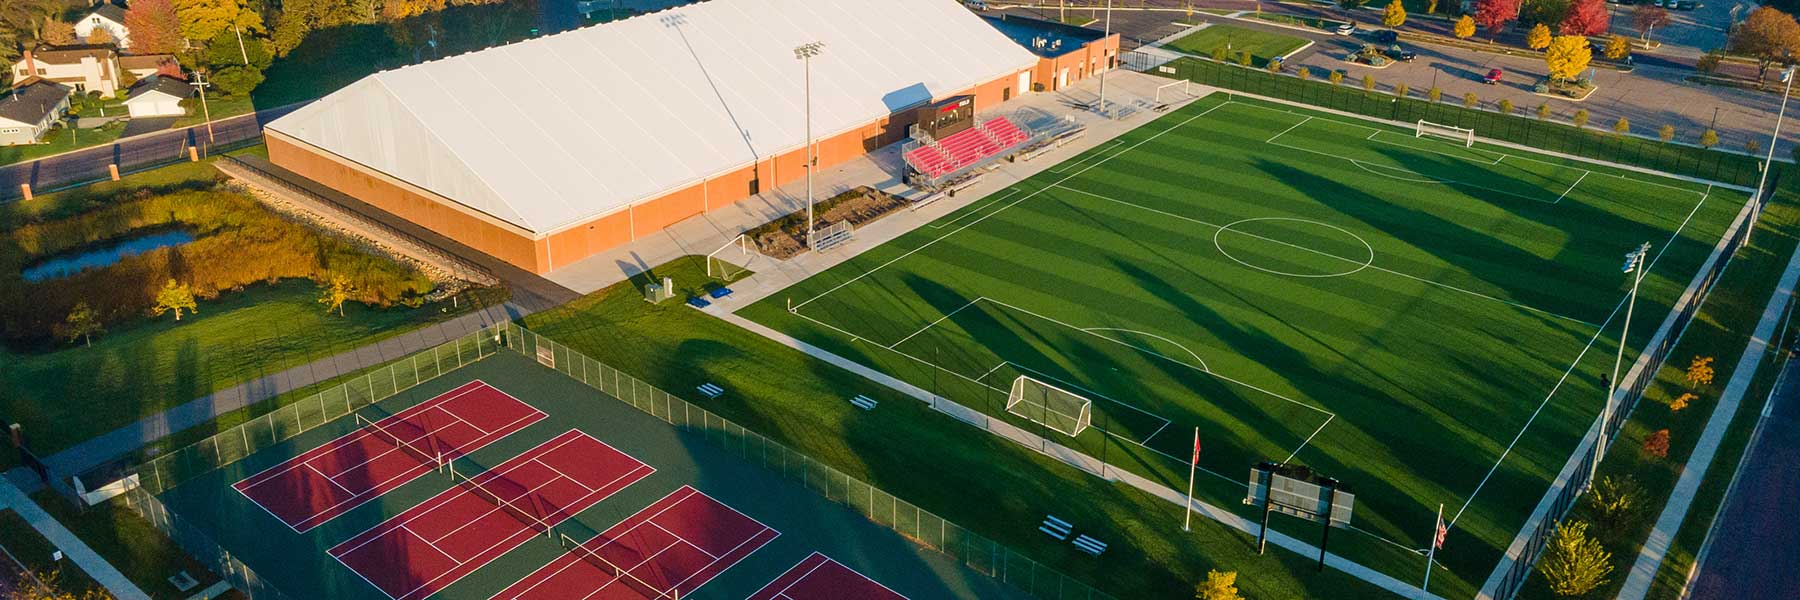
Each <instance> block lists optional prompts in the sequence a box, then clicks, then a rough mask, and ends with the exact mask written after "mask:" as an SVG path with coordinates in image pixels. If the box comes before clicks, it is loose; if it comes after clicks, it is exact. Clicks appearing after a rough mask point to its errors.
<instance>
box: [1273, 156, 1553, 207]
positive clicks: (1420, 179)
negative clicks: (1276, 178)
mask: <svg viewBox="0 0 1800 600" xmlns="http://www.w3.org/2000/svg"><path fill="white" fill-rule="evenodd" d="M1268 143H1269V144H1270V145H1272V146H1280V147H1282V148H1287V149H1289V150H1299V151H1301V152H1311V153H1313V154H1317V155H1320V156H1329V157H1332V158H1336V159H1338V160H1343V161H1346V162H1349V163H1350V164H1352V165H1356V166H1358V167H1362V169H1363V170H1365V171H1369V172H1370V173H1374V174H1376V175H1380V176H1382V177H1387V178H1390V179H1396V180H1399V181H1407V182H1412V183H1425V184H1433V185H1454V186H1459V187H1466V188H1474V189H1478V190H1486V191H1489V192H1493V193H1496V194H1505V195H1508V196H1512V197H1514V198H1518V199H1521V200H1527V201H1530V202H1538V203H1542V204H1556V200H1545V199H1543V198H1538V197H1536V196H1527V195H1525V194H1520V193H1518V192H1512V191H1507V190H1502V189H1498V188H1491V187H1488V186H1485V185H1481V184H1477V183H1469V182H1466V181H1459V180H1456V179H1437V178H1434V177H1432V176H1430V175H1426V174H1424V173H1420V172H1418V171H1414V170H1412V169H1408V168H1405V167H1396V166H1392V165H1377V164H1372V163H1369V164H1366V165H1365V163H1364V162H1363V161H1361V160H1358V159H1354V158H1350V157H1348V156H1344V155H1342V154H1334V153H1331V152H1325V151H1323V150H1314V149H1312V148H1303V147H1300V146H1291V145H1288V144H1283V143H1280V142H1276V141H1273V140H1271V141H1269V142H1268ZM1369 167H1379V168H1383V169H1389V170H1393V171H1398V172H1401V173H1409V174H1412V175H1415V176H1417V177H1400V176H1396V175H1388V174H1385V173H1380V172H1376V171H1372V170H1370V169H1369ZM1564 194H1565V195H1566V194H1567V192H1564Z"/></svg>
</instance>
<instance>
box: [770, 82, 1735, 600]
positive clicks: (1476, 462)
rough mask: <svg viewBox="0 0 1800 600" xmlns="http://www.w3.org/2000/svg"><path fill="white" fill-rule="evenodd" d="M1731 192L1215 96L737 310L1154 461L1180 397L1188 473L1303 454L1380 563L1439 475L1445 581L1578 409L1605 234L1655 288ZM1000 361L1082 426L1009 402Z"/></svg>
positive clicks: (1588, 363)
mask: <svg viewBox="0 0 1800 600" xmlns="http://www.w3.org/2000/svg"><path fill="white" fill-rule="evenodd" d="M1744 196H1745V195H1744V194H1742V193H1739V192H1728V191H1725V190H1714V189H1709V188H1708V187H1707V186H1705V185H1699V184H1692V183H1687V182H1682V181H1678V180H1673V179H1658V178H1654V177H1652V176H1647V175H1640V174H1635V173H1627V172H1622V171H1615V170H1608V169H1604V168H1599V167H1589V166H1587V165H1579V166H1578V165H1576V164H1573V163H1570V162H1568V161H1563V160H1556V159H1546V158H1544V157H1538V156H1532V155H1529V154H1523V153H1518V152H1516V151H1511V150H1505V151H1502V150H1501V149H1498V148H1490V147H1484V146H1479V145H1478V146H1476V147H1473V148H1468V147H1464V146H1463V145H1462V144H1454V143H1450V142H1446V141H1440V140H1433V139H1430V138H1425V139H1420V138H1415V137H1414V135H1413V132H1412V131H1410V130H1401V129H1398V128H1388V127H1382V126H1377V125H1374V124H1372V123H1369V122H1358V121H1354V120H1351V119H1348V118H1344V117H1337V116H1330V115H1324V114H1320V113H1311V112H1305V111H1299V110H1296V109H1290V108H1286V107H1284V106H1279V105H1273V104H1262V103H1256V102H1245V101H1242V100H1236V101H1230V102H1227V101H1226V99H1225V98H1223V97H1214V98H1207V99H1202V100H1201V101H1199V102H1196V103H1194V104H1192V105H1189V106H1187V107H1184V108H1183V109H1182V110H1180V111H1177V112H1176V113H1174V114H1172V115H1170V116H1166V117H1163V118H1162V119H1161V120H1159V121H1158V122H1155V123H1152V124H1150V125H1146V126H1144V127H1142V128H1139V129H1137V130H1135V131H1132V132H1130V133H1128V134H1126V135H1125V136H1124V137H1122V138H1120V140H1119V143H1118V144H1108V145H1106V146H1104V147H1103V148H1102V149H1097V150H1094V151H1089V152H1087V153H1084V154H1082V155H1078V156H1076V157H1074V158H1072V159H1070V160H1069V161H1067V162H1065V163H1063V165H1061V166H1058V167H1054V168H1052V169H1051V170H1050V171H1046V172H1044V173H1041V174H1039V175H1037V176H1034V177H1032V178H1030V179H1027V180H1026V181H1024V182H1021V183H1020V184H1017V185H1015V186H1013V187H1012V188H1010V189H1008V190H1003V191H1000V192H997V193H996V194H995V195H993V196H991V198H992V199H991V200H986V201H980V202H977V203H975V204H973V205H971V206H970V207H968V208H965V209H963V210H961V211H958V212H956V213H953V214H951V215H949V216H947V217H945V218H944V219H941V220H940V221H938V222H936V223H932V224H930V225H927V226H925V227H921V228H919V229H917V230H914V231H913V232H911V233H909V234H907V235H905V236H902V237H900V238H898V239H896V240H894V241H892V242H889V243H887V244H885V245H883V246H881V247H878V248H876V249H873V250H870V251H868V252H865V253H863V254H862V255H859V256H857V257H856V258H854V259H852V260H850V261H848V262H846V263H843V264H841V265H839V266H837V267H834V268H832V269H829V270H826V271H824V272H822V273H820V274H818V275H815V276H813V277H812V278H810V279H808V280H806V281H804V282H802V283H800V284H796V285H795V286H793V287H790V288H789V289H786V290H782V291H780V292H777V293H775V294H773V295H771V296H769V297H767V298H765V299H763V300H762V301H760V302H759V303H757V304H755V305H753V306H751V307H749V308H746V309H744V310H742V311H740V312H739V314H741V315H743V316H745V317H748V318H751V319H753V320H756V321H759V322H761V323H763V324H766V325H769V326H770V327H773V328H775V329H777V330H780V331H783V332H784V333H788V334H791V335H794V336H796V337H799V338H800V339H802V340H805V341H807V342H809V343H812V344H814V345H817V346H820V347H822V348H825V349H827V350H830V351H833V352H835V353H838V354H840V355H841V356H844V357H846V358H849V359H851V360H856V361H858V362H862V363H864V364H867V365H869V366H871V367H874V368H876V369H879V370H881V371H884V372H886V373H889V374H892V375H894V376H896V377H899V378H901V379H905V380H907V381H909V382H911V383H913V384H915V385H919V386H921V387H926V388H928V389H932V390H934V391H935V392H936V393H938V394H941V395H945V396H948V397H950V398H952V399H956V400H958V401H960V402H962V403H963V404H966V405H969V406H973V407H976V408H979V409H981V410H983V411H985V412H987V413H988V414H990V415H993V416H996V417H999V418H1003V419H1006V420H1008V421H1009V422H1012V423H1014V424H1015V425H1019V426H1021V427H1027V428H1031V429H1033V430H1036V431H1043V432H1048V433H1050V434H1051V435H1053V436H1059V438H1060V439H1064V440H1068V441H1067V442H1066V443H1068V444H1070V445H1071V446H1074V447H1076V448H1077V449H1080V450H1082V451H1083V452H1085V453H1087V454H1089V455H1091V456H1096V457H1102V456H1108V457H1110V462H1111V463H1112V464H1115V465H1120V466H1121V467H1122V468H1128V469H1131V470H1134V471H1137V472H1139V473H1141V474H1144V475H1146V476H1148V477H1150V478H1151V479H1152V480H1155V481H1159V482H1162V483H1163V484H1165V485H1167V486H1169V487H1171V488H1175V489H1181V487H1182V486H1183V485H1184V484H1185V479H1186V466H1187V465H1186V460H1185V459H1186V458H1187V450H1188V448H1189V445H1190V441H1189V439H1190V438H1189V435H1188V433H1189V432H1192V431H1193V430H1194V428H1196V427H1198V428H1199V431H1200V437H1201V439H1202V440H1205V449H1206V451H1205V453H1204V454H1203V455H1202V457H1201V461H1200V462H1201V464H1200V467H1201V469H1202V470H1203V471H1204V472H1206V473H1208V475H1205V476H1203V477H1202V479H1201V485H1200V487H1201V488H1202V492H1203V495H1204V496H1205V497H1207V498H1208V499H1209V500H1210V501H1211V502H1213V503H1214V504H1215V505H1218V506H1222V507H1236V508H1237V509H1239V510H1243V511H1244V515H1245V516H1246V517H1249V518H1256V516H1257V515H1256V513H1255V511H1254V510H1250V509H1247V508H1244V507H1242V505H1241V500H1242V498H1243V493H1244V484H1243V483H1242V481H1243V477H1244V471H1245V467H1246V466H1247V465H1250V464H1254V463H1256V462H1258V461H1263V460H1269V461H1284V462H1289V463H1295V464H1303V465H1307V466H1310V467H1312V468H1314V469H1317V470H1319V471H1320V472H1323V473H1325V474H1328V475H1331V476H1333V477H1337V478H1339V479H1341V480H1343V481H1345V482H1346V485H1348V486H1351V487H1352V488H1353V489H1354V491H1355V492H1356V494H1357V500H1356V505H1357V506H1356V511H1357V512H1356V517H1355V519H1354V523H1355V524H1356V526H1357V528H1358V529H1357V533H1356V534H1354V535H1346V536H1342V537H1339V536H1333V538H1332V544H1333V547H1334V548H1336V549H1339V550H1340V551H1342V552H1344V553H1346V554H1349V555H1351V556H1353V557H1356V558H1357V559H1358V560H1362V561H1363V562H1364V563H1365V564H1368V565H1370V566H1372V567H1376V568H1378V569H1381V570H1383V571H1385V572H1387V573H1389V574H1391V575H1394V576H1395V577H1398V578H1401V579H1402V580H1410V579H1411V575H1410V574H1412V573H1414V572H1416V571H1417V570H1418V569H1421V568H1422V565H1421V564H1420V563H1421V562H1422V561H1419V559H1418V557H1416V556H1410V555H1407V554H1406V553H1405V552H1403V551H1401V552H1393V553H1392V554H1386V553H1383V551H1384V550H1388V551H1391V550H1392V549H1404V548H1419V547H1423V546H1424V545H1425V535H1426V534H1427V533H1429V529H1428V528H1425V527H1420V526H1419V525H1418V524H1419V523H1430V522H1431V520H1432V516H1433V513H1434V512H1435V511H1436V510H1437V507H1438V505H1439V504H1440V503H1441V504H1444V505H1445V507H1446V513H1445V516H1446V518H1449V519H1452V520H1453V521H1454V527H1453V529H1452V532H1451V534H1450V538H1449V541H1448V544H1450V545H1453V546H1454V547H1456V549H1457V550H1456V552H1454V553H1447V554H1446V555H1444V556H1441V557H1440V559H1441V560H1443V561H1445V563H1446V566H1447V567H1449V572H1448V573H1447V574H1446V575H1444V576H1434V577H1433V579H1432V584H1433V589H1434V591H1438V592H1440V593H1444V594H1448V595H1451V596H1458V595H1465V593H1472V591H1473V587H1474V586H1475V585H1476V584H1478V583H1479V582H1480V581H1481V580H1482V579H1483V578H1485V576H1486V574H1487V572H1488V570H1489V569H1491V568H1492V565H1493V564H1494V561H1495V560H1496V559H1498V557H1499V555H1500V553H1501V551H1502V549H1503V548H1504V547H1505V546H1506V544H1507V543H1509V542H1510V541H1511V539H1512V536H1513V535H1514V533H1515V532H1516V531H1517V530H1518V529H1519V527H1520V525H1521V524H1523V522H1524V520H1525V518H1526V516H1527V514H1528V513H1529V511H1530V509H1531V507H1532V506H1533V505H1534V504H1535V503H1536V501H1537V499H1538V498H1539V497H1540V496H1541V495H1542V493H1543V491H1544V489H1545V488H1546V487H1547V485H1548V484H1549V482H1550V480H1551V478H1552V477H1553V476H1554V470H1555V468H1557V467H1559V466H1560V465H1561V464H1562V462H1563V461H1564V460H1565V459H1566V458H1567V456H1568V455H1569V452H1570V451H1572V449H1573V448H1574V447H1575V444H1576V441H1577V439H1578V438H1579V436H1580V435H1581V433H1582V432H1583V431H1584V430H1585V429H1586V425H1587V424H1588V423H1590V422H1591V421H1592V419H1593V418H1594V416H1595V414H1597V413H1598V411H1599V405H1600V399H1601V397H1602V394H1603V390H1604V388H1603V386H1602V385H1601V384H1600V375H1601V374H1602V373H1603V372H1605V371H1606V370H1608V369H1610V367H1611V364H1612V357H1613V354H1614V349H1615V348H1616V344H1617V336H1618V335H1619V330H1620V324H1621V322H1622V321H1623V312H1624V306H1623V304H1624V302H1623V301H1624V298H1625V291H1624V290H1623V289H1622V288H1621V285H1622V279H1621V276H1620V275H1619V273H1618V264H1619V260H1620V256H1622V255H1623V254H1624V252H1625V251H1627V250H1630V249H1631V248H1633V247H1634V246H1636V245H1638V244H1640V243H1642V242H1644V241H1646V240H1648V241H1650V242H1651V243H1652V247H1653V251H1654V252H1655V255H1654V257H1653V261H1654V262H1653V263H1652V266H1651V271H1650V273H1649V275H1648V278H1647V279H1646V281H1645V287H1644V288H1643V289H1644V291H1643V293H1642V296H1641V297H1640V299H1639V303H1638V305H1637V307H1636V313H1637V314H1638V315H1639V317H1640V319H1646V318H1648V319H1657V318H1660V317H1661V315H1663V314H1666V313H1667V311H1668V306H1669V305H1670V304H1672V303H1673V301H1674V299H1675V298H1676V297H1677V296H1678V295H1679V293H1680V292H1681V291H1682V290H1683V289H1684V288H1685V287H1686V286H1687V284H1688V283H1689V281H1690V280H1691V279H1692V277H1693V276H1694V273H1695V272H1696V271H1697V270H1698V268H1699V266H1700V264H1701V262H1702V261H1703V260H1704V259H1705V258H1706V256H1707V255H1708V253H1710V252H1711V250H1712V248H1713V246H1714V245H1715V244H1716V242H1717V241H1718V239H1719V236H1720V235H1721V234H1722V233H1723V232H1724V230H1725V227H1726V225H1727V224H1728V223H1729V222H1730V220H1731V219H1732V218H1733V217H1734V216H1735V215H1736V214H1737V212H1738V210H1739V209H1740V208H1741V206H1742V204H1743V202H1744V200H1745V198H1744ZM790 306H791V307H792V308H791V309H790V308H789V307H790ZM1645 315H1655V316H1654V317H1645ZM1652 331H1653V327H1646V326H1640V327H1636V328H1634V329H1633V330H1632V333H1633V334H1634V335H1636V336H1640V337H1637V338H1634V340H1633V343H1634V345H1636V344H1642V343H1643V342H1644V341H1645V340H1647V338H1648V336H1649V335H1650V334H1651V333H1652ZM1628 354H1629V353H1628ZM1628 358H1629V357H1628ZM1021 376H1025V377H1031V378H1034V379H1037V380H1041V381H1044V382H1047V383H1049V384H1051V385H1055V386H1057V387H1060V388H1062V389H1065V390H1070V391H1072V392H1075V393H1076V394H1079V395H1082V396H1085V397H1087V398H1088V399H1090V400H1092V402H1093V404H1092V412H1093V419H1092V424H1093V426H1092V428H1090V429H1088V430H1087V431H1086V432H1084V433H1082V434H1081V435H1080V436H1077V437H1075V438H1069V437H1067V436H1064V435H1063V434H1060V433H1055V432H1051V431H1050V430H1049V428H1048V427H1045V426H1044V425H1048V424H1054V423H1055V422H1056V421H1057V420H1058V418H1057V417H1056V416H1055V415H1052V414H1050V412H1049V411H1048V409H1045V408H1043V407H1039V406H1031V405H1027V406H1025V407H1013V406H1009V405H1008V403H1007V397H1008V391H1009V389H1011V387H1012V385H1013V384H1014V382H1015V380H1017V379H1018V378H1019V377H1021ZM1287 523H1292V521H1288V522H1287ZM1283 526H1284V527H1285V526H1286V525H1283ZM1304 531H1305V530H1303V529H1299V530H1297V532H1296V533H1297V535H1302V536H1306V537H1310V535H1309V534H1307V533H1303V532H1304ZM1340 540H1344V542H1343V543H1345V544H1355V543H1359V542H1360V543H1366V544H1368V545H1369V547H1368V548H1366V549H1365V548H1347V547H1343V546H1338V544H1339V543H1340ZM1365 551H1366V552H1369V553H1370V554H1362V552H1365Z"/></svg>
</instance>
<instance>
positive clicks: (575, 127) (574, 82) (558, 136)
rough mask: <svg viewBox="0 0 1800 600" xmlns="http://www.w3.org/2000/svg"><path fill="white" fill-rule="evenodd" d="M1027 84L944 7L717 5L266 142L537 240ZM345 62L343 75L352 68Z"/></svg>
mask: <svg viewBox="0 0 1800 600" xmlns="http://www.w3.org/2000/svg"><path fill="white" fill-rule="evenodd" d="M810 41H820V42H823V43H824V49H823V52H821V54H820V55H819V56H817V57H815V58H813V62H812V70H813V74H812V75H813V78H812V88H813V89H812V93H813V132H814V134H815V135H816V136H818V137H819V138H824V137H825V136H828V135H831V134H833V133H837V132H841V131H847V130H849V129H851V128H854V127H859V126H862V125H865V124H867V123H869V122H870V121H873V120H875V119H878V118H880V117H883V116H886V115H888V114H891V113H892V112H894V111H895V110H897V109H901V108H906V107H909V106H912V105H915V104H919V103H922V102H926V101H929V100H932V99H934V98H938V97H942V96H947V95H950V94H954V93H957V92H961V91H963V90H966V89H968V88H970V87H971V86H974V85H977V84H981V83H986V82H989V81H993V80H995V79H998V78H1000V77H1003V76H1007V75H1009V74H1012V73H1016V72H1018V71H1020V70H1023V69H1027V68H1030V67H1032V66H1033V65H1035V64H1036V61H1037V57H1036V56H1034V55H1032V54H1031V53H1030V52H1027V51H1026V50H1025V49H1024V48H1022V47H1020V46H1019V45H1018V44H1016V43H1014V42H1013V41H1011V40H1010V39H1008V38H1007V37H1005V36H1004V35H1001V34H1000V33H999V32H998V31H996V30H994V28H993V27H991V26H989V25H988V24H987V23H984V22H983V21H982V19H981V18H980V17H978V16H976V15H975V14H973V13H971V12H969V11H968V10H967V9H964V8H962V6H961V5H960V4H959V3H957V2H955V1H954V0H711V1H708V2H702V3H699V4H693V5H689V6H684V7H679V8H673V9H669V10H665V11H661V12H657V13H652V14H647V15H641V16H638V17H633V18H630V19H626V20H623V21H617V22H613V23H608V24H604V25H597V26H592V27H587V28H583V29H578V30H574V31H568V32H564V33H559V34H556V35H552V36H547V37H542V38H537V39H532V40H527V41H524V42H519V43H516V44H510V45H506V46H500V47H496V48H489V49H486V50H482V51H479V52H472V53H469V54H463V55H459V56H455V57H450V58H445V59H441V60H436V61H432V62H428V63H424V64H419V65H413V66H409V67H405V68H401V69H397V70H393V71H385V72H381V73H377V74H375V75H371V76H368V77H365V78H363V79H362V80H360V81H357V82H356V83H353V84H351V85H349V86H347V87H345V88H344V89H341V90H338V91H337V92H334V93H332V94H330V95H328V96H326V97H324V98H323V99H320V100H318V101H316V102H314V103H312V104H310V105H308V106H305V107H303V108H300V109H299V110H296V111H294V112H293V113H291V114H289V115H287V116H284V117H282V118H280V119H277V120H275V121H274V122H272V123H270V124H269V126H268V127H269V128H270V129H273V130H276V131H278V132H280V133H283V134H286V135H288V136H290V137H293V138H295V139H298V140H300V141H302V142H305V143H307V144H311V145H313V146H316V147H318V148H321V149H324V150H326V151H328V152H331V153H333V154H336V155H338V156H341V157H343V158H346V159H349V160H351V161H354V162H356V163H359V164H361V165H363V166H366V167H369V168H372V169H375V170H378V171H381V172H383V173H386V174H388V175H390V176H393V177H395V178H398V179H401V180H404V181H406V182H408V183H411V184H412V185H416V186H419V187H422V188H425V189H427V190H431V191H432V192H435V193H437V194H439V195H442V196H444V197H447V198H450V199H452V200H455V201H456V202H458V203H461V204H463V205H465V206H467V207H469V208H472V209H475V210H477V211H480V212H482V213H485V214H487V215H489V216H492V217H494V218H496V219H499V220H501V221H505V222H507V223H511V224H513V225H516V226H518V227H520V228H523V229H525V230H528V231H530V232H532V233H534V234H536V235H538V236H543V235H547V234H550V233H554V232H555V231H556V230H558V229H561V228H565V227H569V226H573V225H575V224H578V223H581V222H585V221H588V220H591V219H593V218H595V217H598V216H601V215H605V214H608V213H612V212H615V211H618V210H620V209H623V208H625V207H627V206H629V205H631V204H633V203H635V202H640V201H643V200H648V199H651V198H654V197H657V196H660V195H662V194H664V193H666V192H668V191H672V190H675V189H679V188H682V187H685V186H688V185H691V184H693V183H696V182H698V181H700V180H702V179H705V178H709V177H713V176H716V175H721V174H724V173H726V172H729V171H731V170H734V169H738V168H742V167H743V166H745V165H749V164H750V163H752V162H753V161H757V160H763V159H767V158H769V157H771V156H774V155H776V154H779V153H782V152H785V151H788V150H792V149H796V148H802V147H804V146H805V125H806V123H805V115H804V112H803V107H804V103H805V100H804V89H803V77H804V71H803V69H802V65H801V63H800V61H799V60H798V59H797V58H795V56H794V48H795V47H796V46H799V45H801V44H804V43H806V42H810ZM346 60H352V58H350V57H346Z"/></svg>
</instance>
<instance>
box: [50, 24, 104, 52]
mask: <svg viewBox="0 0 1800 600" xmlns="http://www.w3.org/2000/svg"><path fill="white" fill-rule="evenodd" d="M95 29H101V28H99V27H95ZM41 39H42V40H43V41H46V42H50V43H52V44H56V45H58V46H63V45H68V44H73V43H75V26H74V25H70V24H69V23H68V22H67V21H63V20H61V19H52V20H49V21H45V22H44V26H43V37H42V38H41Z"/></svg>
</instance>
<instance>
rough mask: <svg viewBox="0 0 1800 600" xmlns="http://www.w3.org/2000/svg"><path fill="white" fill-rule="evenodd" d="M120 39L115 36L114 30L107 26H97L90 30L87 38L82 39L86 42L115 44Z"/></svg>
mask: <svg viewBox="0 0 1800 600" xmlns="http://www.w3.org/2000/svg"><path fill="white" fill-rule="evenodd" d="M118 41H119V40H117V39H114V38H113V34H112V30H111V29H107V28H105V27H95V28H93V29H90V30H88V34H87V38H86V39H83V40H81V42H82V43H84V44H115V43H118Z"/></svg>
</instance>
